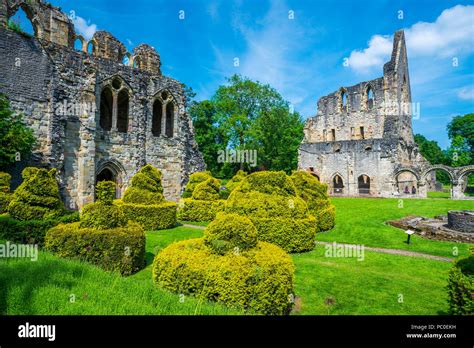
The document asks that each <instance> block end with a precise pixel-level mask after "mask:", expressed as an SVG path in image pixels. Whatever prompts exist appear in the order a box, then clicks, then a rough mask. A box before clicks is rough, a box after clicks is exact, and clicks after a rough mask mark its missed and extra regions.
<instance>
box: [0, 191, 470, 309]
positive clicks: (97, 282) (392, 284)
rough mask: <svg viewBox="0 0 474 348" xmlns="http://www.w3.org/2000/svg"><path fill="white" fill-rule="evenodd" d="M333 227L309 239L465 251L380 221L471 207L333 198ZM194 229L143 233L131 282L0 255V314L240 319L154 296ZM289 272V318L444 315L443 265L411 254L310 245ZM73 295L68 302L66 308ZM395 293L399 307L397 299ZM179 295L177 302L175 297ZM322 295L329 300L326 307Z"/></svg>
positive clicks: (52, 260)
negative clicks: (352, 253) (169, 260)
mask: <svg viewBox="0 0 474 348" xmlns="http://www.w3.org/2000/svg"><path fill="white" fill-rule="evenodd" d="M333 201H334V204H335V205H336V207H337V222H336V223H337V226H336V227H335V228H334V229H333V230H331V231H329V232H325V233H320V234H318V236H317V239H318V240H325V241H330V242H332V241H334V240H335V241H338V242H345V243H354V244H365V245H366V246H378V247H386V248H397V249H409V250H415V251H421V252H426V253H431V254H436V255H443V256H452V247H453V246H457V247H459V248H460V252H461V254H466V253H467V245H465V244H459V243H447V242H440V241H429V240H424V239H422V238H420V237H417V236H413V238H412V244H410V245H406V244H405V243H404V241H405V240H406V236H405V234H404V232H403V231H399V230H397V229H395V228H393V227H391V226H387V225H384V221H386V220H388V219H395V218H399V217H402V216H406V215H409V214H417V215H424V216H434V215H437V214H441V213H445V212H446V211H447V210H448V209H473V205H474V202H472V201H471V202H469V201H450V200H412V199H405V200H404V201H403V208H398V200H397V199H349V198H336V199H334V200H333ZM202 234H203V231H202V230H199V229H193V228H186V227H182V226H180V227H176V228H174V229H170V230H163V231H150V232H148V233H147V245H146V252H147V254H146V260H147V267H146V268H145V269H143V270H142V271H140V272H138V273H136V274H134V275H133V276H130V277H120V276H119V275H117V274H114V273H109V272H105V271H103V270H101V269H99V268H97V267H94V266H92V265H89V264H85V263H82V262H79V261H76V260H65V259H61V258H59V257H56V256H54V255H51V254H49V253H44V252H42V253H40V256H39V259H38V261H37V262H31V261H29V260H22V259H0V314H40V315H41V314H60V315H61V314H79V315H81V314H84V315H85V314H111V315H121V314H154V315H160V314H163V315H173V314H178V315H181V314H191V315H193V314H223V315H225V314H240V313H241V312H239V311H237V310H233V309H229V308H226V307H224V306H220V305H217V304H213V303H208V302H201V301H198V300H196V299H194V298H192V297H185V298H184V302H182V301H180V296H179V295H178V294H172V293H170V292H167V291H164V290H160V289H158V288H156V287H155V285H154V284H153V282H152V279H151V263H152V261H153V257H154V255H155V254H156V253H158V252H159V251H160V250H161V249H163V248H164V247H166V246H167V245H169V244H170V243H172V242H174V241H178V240H183V239H189V238H196V237H200V236H202ZM292 258H293V260H294V263H295V266H296V274H295V294H296V295H297V296H299V297H300V298H301V311H300V312H298V313H295V314H297V315H298V314H302V315H308V314H315V315H321V314H417V315H422V314H443V313H446V312H447V302H446V290H445V286H446V279H447V272H448V270H449V268H450V266H451V264H450V263H447V262H441V261H435V260H428V259H423V258H417V257H407V256H399V255H389V254H382V253H375V252H368V251H366V252H365V258H364V260H363V261H357V259H356V258H329V257H325V247H324V246H322V245H318V246H317V247H316V249H315V250H313V251H312V252H308V253H302V254H294V255H292ZM71 295H75V302H71V301H70V298H71ZM401 297H403V301H400V300H401ZM182 299H183V298H181V300H182ZM328 299H330V300H331V301H332V302H333V304H326V303H327V302H328Z"/></svg>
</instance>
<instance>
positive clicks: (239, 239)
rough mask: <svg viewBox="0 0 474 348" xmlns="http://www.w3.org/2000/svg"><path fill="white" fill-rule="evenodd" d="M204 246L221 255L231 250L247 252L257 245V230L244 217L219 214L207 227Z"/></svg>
mask: <svg viewBox="0 0 474 348" xmlns="http://www.w3.org/2000/svg"><path fill="white" fill-rule="evenodd" d="M204 244H206V246H207V247H209V248H211V249H212V250H213V251H214V252H216V253H218V254H222V255H223V254H225V253H226V252H228V251H231V250H234V251H235V250H237V251H243V250H248V249H250V248H254V247H255V246H256V245H257V229H256V228H255V226H254V225H253V223H252V221H250V220H249V219H248V218H246V217H244V216H239V215H237V214H222V213H221V214H220V215H218V217H217V218H216V219H215V220H214V221H213V222H211V223H210V224H209V226H207V228H206V231H205V234H204Z"/></svg>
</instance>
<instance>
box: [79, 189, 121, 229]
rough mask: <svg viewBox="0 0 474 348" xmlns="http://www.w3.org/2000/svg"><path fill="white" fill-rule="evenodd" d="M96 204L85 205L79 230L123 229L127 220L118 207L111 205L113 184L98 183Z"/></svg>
mask: <svg viewBox="0 0 474 348" xmlns="http://www.w3.org/2000/svg"><path fill="white" fill-rule="evenodd" d="M96 195H97V202H95V203H89V204H87V205H86V206H85V207H84V208H83V209H82V213H81V223H80V227H81V228H96V229H109V228H116V227H123V226H125V225H126V224H127V221H128V220H127V218H126V217H125V214H124V213H123V211H122V209H120V207H118V206H116V205H113V204H112V202H113V199H114V196H115V183H114V182H112V181H102V182H98V183H97V186H96Z"/></svg>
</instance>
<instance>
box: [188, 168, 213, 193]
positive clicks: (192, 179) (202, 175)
mask: <svg viewBox="0 0 474 348" xmlns="http://www.w3.org/2000/svg"><path fill="white" fill-rule="evenodd" d="M209 178H212V175H211V172H209V171H205V172H196V173H193V174H191V175H190V176H189V181H188V183H187V184H186V187H185V188H184V192H183V194H182V196H181V197H182V198H191V197H192V195H193V192H194V189H195V188H196V186H197V185H198V184H199V183H201V182H203V181H206V180H207V179H209Z"/></svg>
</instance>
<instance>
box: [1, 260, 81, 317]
mask: <svg viewBox="0 0 474 348" xmlns="http://www.w3.org/2000/svg"><path fill="white" fill-rule="evenodd" d="M82 272H83V269H82V268H81V267H80V266H75V265H72V264H64V262H60V261H57V260H51V259H48V260H40V261H36V262H33V261H26V260H5V261H2V262H0V284H1V286H0V314H1V315H6V314H8V297H9V292H11V291H12V289H15V291H18V289H19V296H20V298H21V300H20V302H21V304H22V307H21V309H20V310H19V311H18V312H17V313H15V314H35V312H36V310H35V309H34V308H32V299H33V295H34V292H35V291H37V290H38V289H40V288H42V287H44V286H51V285H54V286H55V287H58V288H65V289H70V288H72V287H73V286H74V285H75V284H76V281H75V280H74V281H71V280H70V279H71V278H74V279H80V277H81V274H82ZM64 274H67V275H68V278H70V279H69V280H68V279H64ZM10 314H11V313H10Z"/></svg>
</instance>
